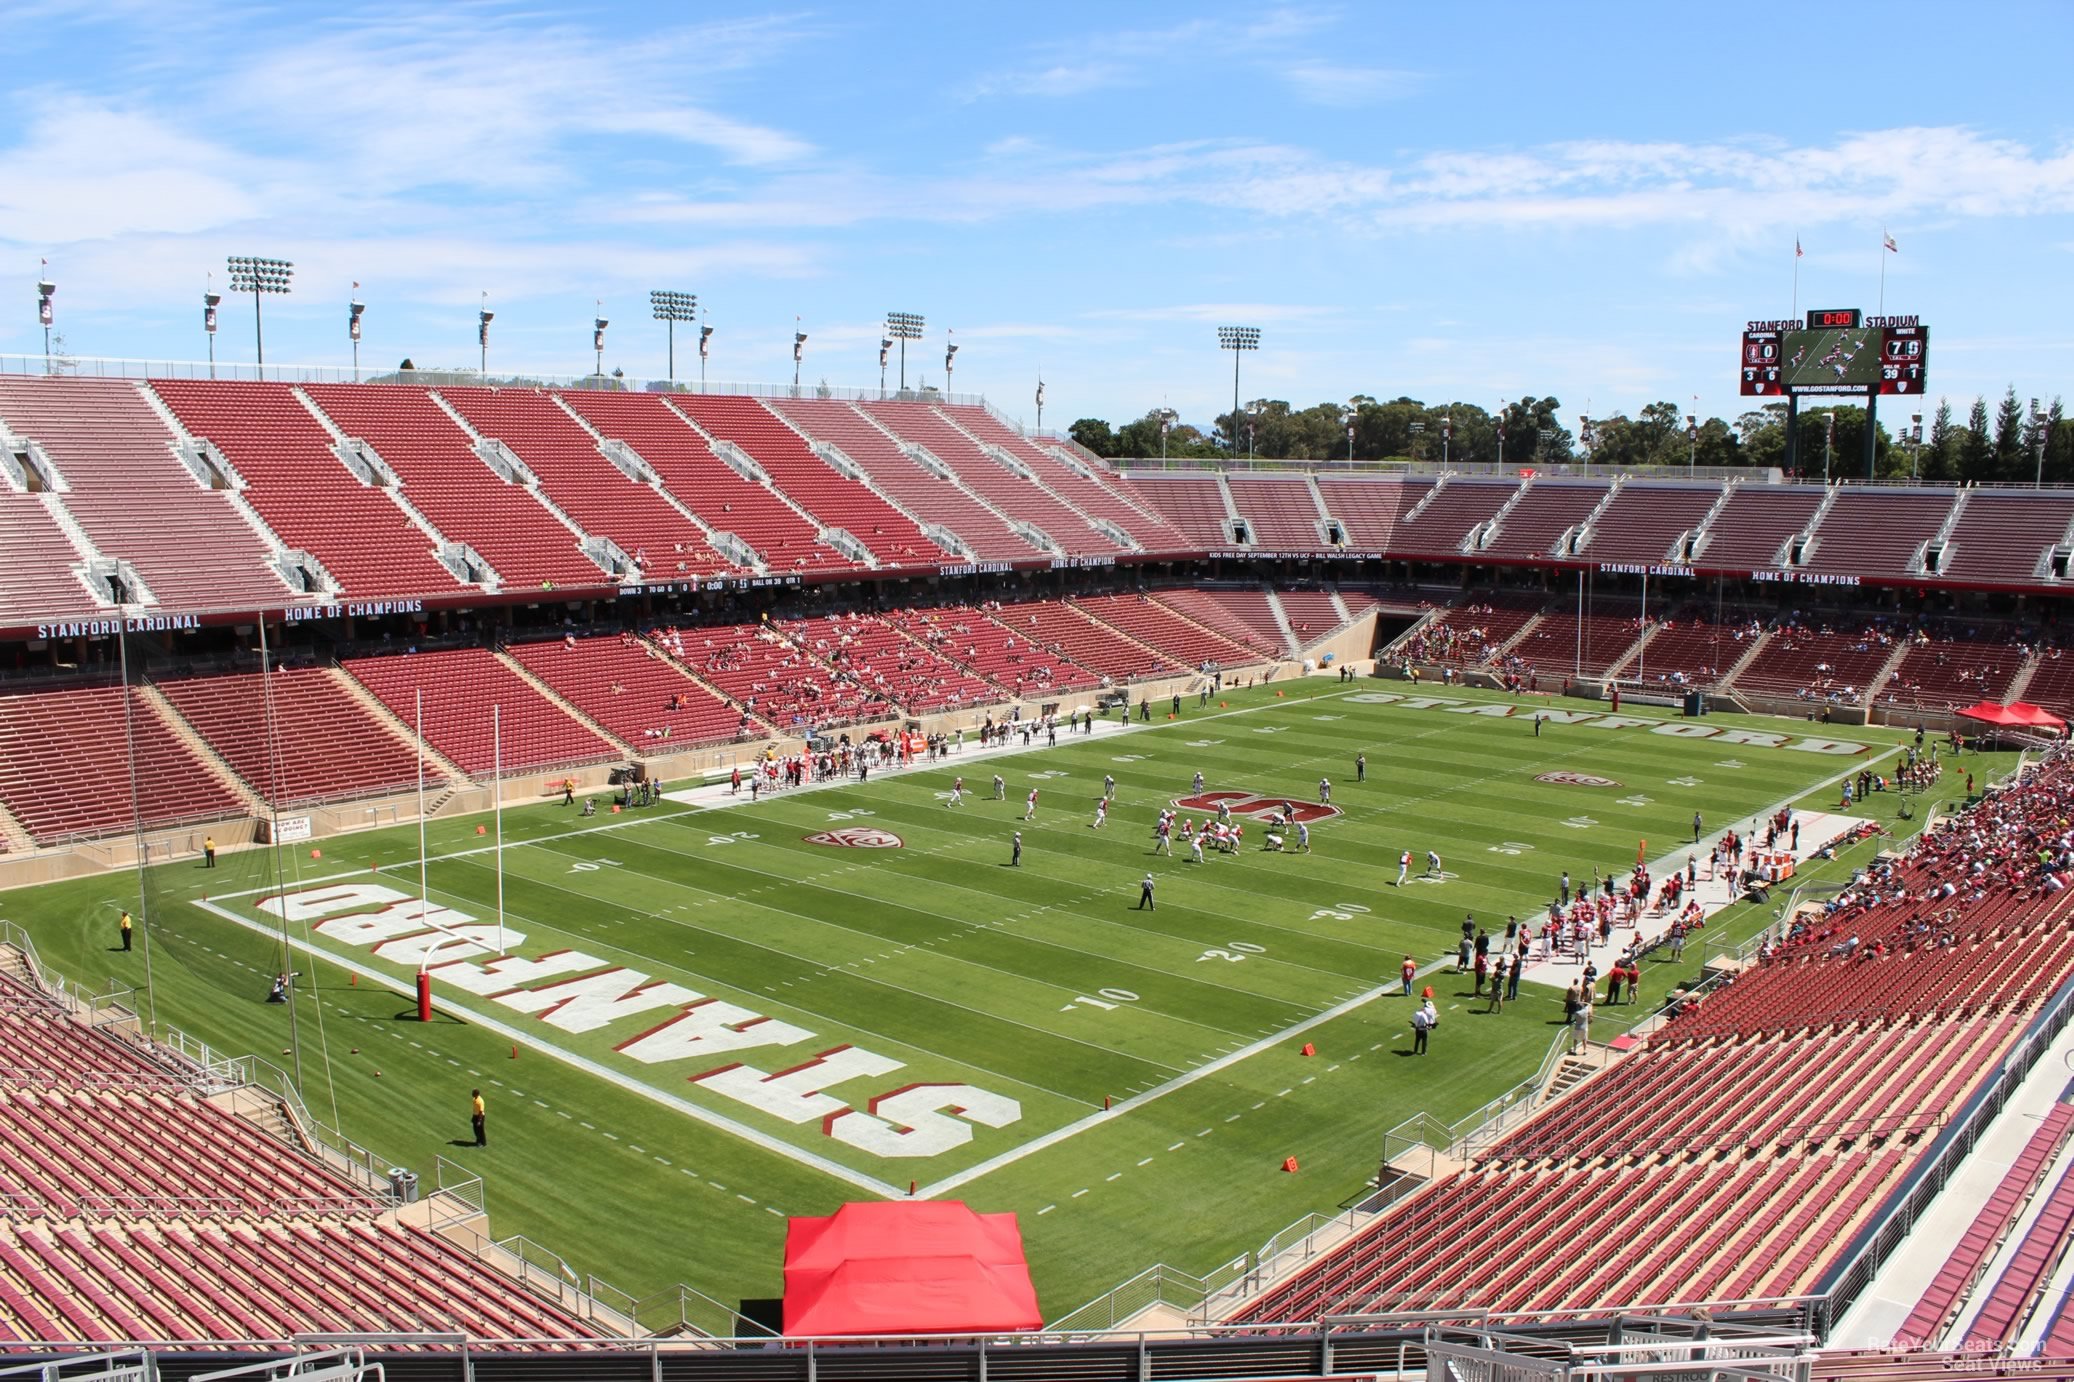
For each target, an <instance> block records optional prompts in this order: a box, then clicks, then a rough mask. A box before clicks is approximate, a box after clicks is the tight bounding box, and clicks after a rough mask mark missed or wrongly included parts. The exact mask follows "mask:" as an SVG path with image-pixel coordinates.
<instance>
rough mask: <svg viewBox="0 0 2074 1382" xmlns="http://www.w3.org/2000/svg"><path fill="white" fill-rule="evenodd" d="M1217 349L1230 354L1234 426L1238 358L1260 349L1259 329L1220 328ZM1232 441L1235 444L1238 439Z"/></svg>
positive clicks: (1237, 417) (1234, 418) (1237, 394)
mask: <svg viewBox="0 0 2074 1382" xmlns="http://www.w3.org/2000/svg"><path fill="white" fill-rule="evenodd" d="M1217 348H1218V349H1219V350H1228V351H1230V352H1231V420H1232V424H1233V425H1234V426H1236V425H1237V424H1238V420H1239V357H1240V356H1241V355H1242V354H1244V353H1245V352H1246V351H1249V350H1258V349H1260V328H1259V327H1257V326H1220V327H1218V328H1217ZM1232 440H1233V441H1234V442H1236V441H1237V440H1238V438H1237V437H1233V438H1232Z"/></svg>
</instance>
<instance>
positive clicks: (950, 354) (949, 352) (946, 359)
mask: <svg viewBox="0 0 2074 1382" xmlns="http://www.w3.org/2000/svg"><path fill="white" fill-rule="evenodd" d="M943 334H944V336H945V337H946V338H948V337H949V336H950V334H951V333H950V331H949V329H948V328H946V329H945V331H944V333H943ZM957 357H958V343H957V342H956V341H952V340H948V339H946V341H945V343H944V347H943V392H944V394H945V396H946V397H948V396H949V394H950V391H951V361H953V360H955V359H957Z"/></svg>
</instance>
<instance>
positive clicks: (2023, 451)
mask: <svg viewBox="0 0 2074 1382" xmlns="http://www.w3.org/2000/svg"><path fill="white" fill-rule="evenodd" d="M2029 453H2030V435H2029V431H2028V427H2027V424H2026V423H2025V421H2024V405H2023V404H2022V403H2020V402H2018V401H2017V397H2016V385H2014V384H2011V385H2010V386H2009V390H2008V392H2007V393H2004V394H2003V395H2002V406H2001V407H1999V408H1997V409H1996V410H1995V478H1996V479H1998V480H2016V479H2018V478H2020V477H2024V476H2028V475H2030V474H2031V473H2032V468H2031V465H2030V454H2029Z"/></svg>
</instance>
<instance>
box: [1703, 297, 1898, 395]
mask: <svg viewBox="0 0 2074 1382" xmlns="http://www.w3.org/2000/svg"><path fill="white" fill-rule="evenodd" d="M1929 364H1930V328H1929V327H1927V326H1924V325H1923V324H1922V323H1921V322H1920V321H1919V320H1917V319H1916V318H1915V317H1865V316H1862V315H1861V314H1860V313H1859V312H1858V311H1857V309H1855V308H1848V309H1821V310H1816V311H1811V312H1809V313H1808V314H1807V319H1806V323H1805V325H1803V324H1802V323H1801V322H1797V321H1753V322H1750V323H1748V324H1746V325H1745V327H1744V329H1743V355H1742V361H1741V364H1740V368H1741V370H1742V376H1741V386H1742V387H1741V392H1742V394H1743V396H1744V397H1746V398H1756V397H1769V398H1778V397H1784V396H1786V395H1788V394H1899V395H1909V394H1920V393H1922V392H1923V390H1924V387H1925V385H1926V383H1927V381H1928V378H1929Z"/></svg>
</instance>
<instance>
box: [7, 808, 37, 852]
mask: <svg viewBox="0 0 2074 1382" xmlns="http://www.w3.org/2000/svg"><path fill="white" fill-rule="evenodd" d="M34 848H36V842H35V840H33V839H31V838H30V836H29V832H28V831H27V830H26V829H24V828H23V826H22V823H21V822H20V821H18V820H16V819H15V818H14V813H13V812H12V811H9V810H8V809H7V805H6V803H5V802H0V853H7V854H26V853H28V852H29V851H30V850H32V849H34Z"/></svg>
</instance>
